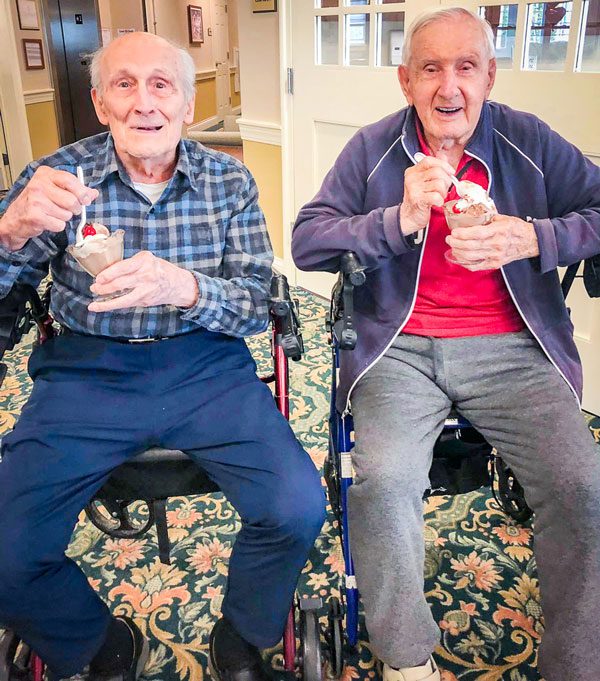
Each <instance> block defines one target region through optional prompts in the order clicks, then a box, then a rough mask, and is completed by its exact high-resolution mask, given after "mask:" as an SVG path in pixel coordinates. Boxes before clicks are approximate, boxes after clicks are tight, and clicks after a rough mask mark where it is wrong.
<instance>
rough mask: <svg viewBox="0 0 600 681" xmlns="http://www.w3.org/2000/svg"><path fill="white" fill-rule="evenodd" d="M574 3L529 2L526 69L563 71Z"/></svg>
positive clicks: (524, 62) (524, 64)
mask: <svg viewBox="0 0 600 681" xmlns="http://www.w3.org/2000/svg"><path fill="white" fill-rule="evenodd" d="M572 11H573V2H572V0H569V2H533V3H530V4H529V5H527V29H526V40H525V54H524V57H523V68H524V69H525V70H527V71H562V70H563V69H564V66H565V58H566V56H567V44H568V41H569V30H570V28H571V14H572Z"/></svg>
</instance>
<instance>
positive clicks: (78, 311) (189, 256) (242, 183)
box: [0, 133, 273, 338]
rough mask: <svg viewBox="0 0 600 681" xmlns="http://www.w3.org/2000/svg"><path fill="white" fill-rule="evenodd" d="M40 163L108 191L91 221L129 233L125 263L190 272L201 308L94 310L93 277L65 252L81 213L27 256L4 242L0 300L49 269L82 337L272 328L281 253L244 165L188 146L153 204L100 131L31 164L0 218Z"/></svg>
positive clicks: (0, 208) (182, 146)
mask: <svg viewBox="0 0 600 681" xmlns="http://www.w3.org/2000/svg"><path fill="white" fill-rule="evenodd" d="M40 165H46V166H51V167H53V168H58V169H61V170H66V171H68V172H71V173H75V172H76V167H77V166H78V165H80V166H81V167H82V169H83V175H84V181H85V184H86V185H87V186H89V187H95V188H96V189H98V191H99V192H100V195H99V197H98V198H97V199H96V200H95V201H94V202H93V203H92V204H91V205H90V206H88V207H87V219H88V220H89V221H92V222H100V223H102V224H104V225H106V226H107V227H108V228H109V229H110V230H111V231H113V230H116V229H118V228H122V229H124V230H125V238H124V251H125V257H126V258H128V257H131V256H132V255H134V254H135V253H137V252H138V251H141V250H147V251H151V252H152V253H154V255H156V256H158V257H159V258H163V259H165V260H168V261H169V262H172V263H174V264H175V265H178V266H180V267H183V268H185V269H187V270H190V271H191V272H192V273H193V274H194V276H195V277H196V281H197V282H198V290H199V297H198V302H197V303H196V304H195V305H194V306H193V307H192V308H188V309H181V308H177V307H174V306H171V305H157V306H153V307H145V308H142V307H136V308H128V309H123V310H115V311H112V312H99V313H95V312H90V311H89V310H88V309H87V306H88V304H89V303H90V302H91V299H92V298H91V293H90V285H91V284H92V278H91V277H90V275H89V274H87V273H86V272H85V271H84V270H83V269H82V268H81V267H80V266H79V265H78V264H77V263H76V262H75V260H74V259H73V258H72V257H71V256H70V255H69V254H68V253H67V252H66V250H65V249H66V248H67V245H68V244H72V243H74V242H75V232H76V228H77V225H78V223H79V216H74V217H73V219H72V220H70V221H69V222H68V223H67V226H66V229H65V230H64V231H63V232H60V233H52V232H44V233H43V234H42V235H41V236H39V237H36V238H34V239H30V240H29V241H28V242H27V244H25V246H24V247H23V248H22V249H21V250H19V251H16V252H11V251H8V250H6V249H4V248H2V247H1V246H0V297H2V296H5V295H6V294H7V293H8V291H9V290H10V288H11V287H12V285H13V284H14V283H15V282H16V281H19V282H23V283H28V284H32V285H34V286H37V285H38V284H39V282H40V281H41V280H42V278H43V277H44V276H45V275H46V274H47V272H48V269H49V271H50V274H51V276H52V282H53V288H52V301H51V313H52V316H53V317H54V318H55V319H56V320H57V321H58V322H59V323H61V324H63V325H65V326H67V327H69V328H70V329H72V330H73V331H75V332H79V333H86V334H93V335H101V336H113V337H121V338H146V337H161V336H174V335H177V334H181V333H186V332H188V331H193V330H195V329H196V328H198V326H202V327H205V328H207V329H209V330H210V331H219V332H222V333H226V334H229V335H231V336H238V337H241V336H247V335H250V334H254V333H258V332H259V331H262V330H264V329H265V328H266V326H267V324H268V297H269V287H270V280H271V264H272V261H273V254H272V250H271V245H270V242H269V237H268V234H267V231H266V226H265V220H264V216H263V213H262V211H261V209H260V208H259V206H258V203H257V201H258V191H257V188H256V184H255V182H254V179H253V178H252V176H251V174H250V172H249V171H248V170H247V169H246V168H245V167H244V166H243V165H242V164H241V163H239V162H238V161H236V160H235V159H234V158H232V157H231V156H229V155H227V154H222V153H219V152H216V151H212V150H210V149H206V148H205V147H203V146H202V145H200V144H198V143H197V142H194V141H192V140H188V139H185V140H181V141H180V143H179V150H178V161H177V166H176V168H175V172H174V174H173V176H172V178H171V180H170V181H169V184H168V185H167V187H166V188H165V190H164V192H163V194H162V196H161V197H160V198H159V200H158V201H157V202H156V203H155V204H154V205H151V203H150V201H149V200H148V199H147V198H146V197H145V196H144V195H143V194H140V193H139V192H137V191H136V190H135V189H134V188H133V183H132V182H131V180H130V178H129V176H128V175H127V173H126V172H125V170H124V168H123V165H122V164H121V162H120V160H119V158H118V157H117V155H116V153H115V149H114V144H113V140H112V136H111V135H110V133H102V134H100V135H95V136H94V137H89V138H87V139H84V140H81V141H79V142H76V143H74V144H70V145H68V146H66V147H63V148H62V149H59V150H58V151H57V152H56V153H54V154H52V155H51V156H47V157H46V158H42V159H40V160H38V161H34V162H33V163H31V164H29V165H28V166H27V167H26V168H25V170H24V171H23V172H22V173H21V175H20V176H19V178H18V179H17V181H16V182H15V184H14V185H13V187H12V188H11V190H10V191H9V193H8V195H7V196H6V198H5V199H4V201H2V203H0V215H2V213H4V212H5V211H6V208H7V207H8V205H9V204H10V202H11V201H13V200H14V199H15V198H16V197H17V196H18V195H19V193H20V192H21V191H22V190H23V188H24V187H25V186H26V184H27V182H28V181H29V179H30V178H31V176H32V175H33V173H34V171H35V170H36V168H38V167H39V166H40Z"/></svg>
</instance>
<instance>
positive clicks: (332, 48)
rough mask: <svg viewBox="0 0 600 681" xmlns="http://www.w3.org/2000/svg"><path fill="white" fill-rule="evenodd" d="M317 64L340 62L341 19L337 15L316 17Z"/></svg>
mask: <svg viewBox="0 0 600 681" xmlns="http://www.w3.org/2000/svg"><path fill="white" fill-rule="evenodd" d="M316 21H317V25H316V34H317V39H316V41H315V45H316V49H317V54H316V59H315V62H316V63H317V64H337V63H338V41H339V32H340V31H339V20H338V17H337V16H318V17H316Z"/></svg>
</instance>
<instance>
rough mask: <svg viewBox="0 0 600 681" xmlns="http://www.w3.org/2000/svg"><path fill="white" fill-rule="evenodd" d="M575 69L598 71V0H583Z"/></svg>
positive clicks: (599, 19)
mask: <svg viewBox="0 0 600 681" xmlns="http://www.w3.org/2000/svg"><path fill="white" fill-rule="evenodd" d="M575 70H576V71H586V72H592V73H599V72H600V0H584V3H583V13H582V16H581V31H580V33H579V44H578V49H577V62H576V64H575Z"/></svg>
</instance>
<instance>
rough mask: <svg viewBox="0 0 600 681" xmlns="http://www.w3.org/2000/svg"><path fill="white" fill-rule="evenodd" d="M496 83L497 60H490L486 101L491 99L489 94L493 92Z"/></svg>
mask: <svg viewBox="0 0 600 681" xmlns="http://www.w3.org/2000/svg"><path fill="white" fill-rule="evenodd" d="M495 82H496V60H495V59H490V62H489V64H488V85H487V90H486V93H485V98H486V99H487V98H488V97H489V94H490V92H491V91H492V88H493V87H494V83H495Z"/></svg>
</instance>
